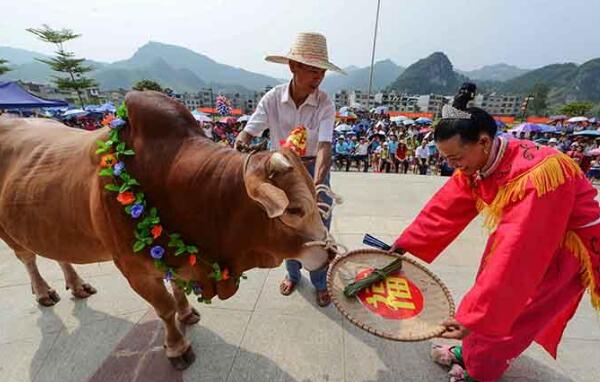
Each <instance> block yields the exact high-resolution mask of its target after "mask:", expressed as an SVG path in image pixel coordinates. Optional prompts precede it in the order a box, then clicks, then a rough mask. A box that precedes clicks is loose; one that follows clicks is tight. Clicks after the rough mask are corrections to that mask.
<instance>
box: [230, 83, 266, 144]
mask: <svg viewBox="0 0 600 382" xmlns="http://www.w3.org/2000/svg"><path fill="white" fill-rule="evenodd" d="M272 97H273V93H272V92H268V93H267V94H265V95H264V96H263V97H262V98H261V100H260V102H259V103H258V106H257V107H256V110H255V111H254V113H253V114H252V116H251V117H250V120H249V121H248V123H247V124H246V127H244V130H242V131H240V133H239V134H238V136H237V138H236V139H235V147H238V145H240V144H241V145H242V146H243V145H249V144H250V142H251V141H252V138H254V137H260V136H261V134H262V133H263V131H265V130H266V129H268V128H269V122H270V121H269V113H268V111H267V105H268V104H269V103H270V99H271V98H272Z"/></svg>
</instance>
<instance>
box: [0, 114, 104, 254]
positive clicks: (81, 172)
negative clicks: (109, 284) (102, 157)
mask: <svg viewBox="0 0 600 382" xmlns="http://www.w3.org/2000/svg"><path fill="white" fill-rule="evenodd" d="M106 134H107V131H106V129H102V130H98V131H94V132H88V131H84V130H78V129H74V128H69V127H67V126H65V125H63V124H60V123H58V122H56V121H51V120H46V119H36V118H29V119H21V118H17V119H9V118H1V117H0V238H2V239H3V240H4V241H5V242H7V243H8V244H9V245H11V247H13V248H14V247H15V246H17V247H21V248H23V249H25V250H29V251H31V252H33V253H37V254H40V255H42V256H44V257H48V258H52V259H56V260H60V261H67V262H72V263H92V262H98V261H106V260H111V256H110V254H108V253H103V252H104V250H103V246H102V244H101V243H100V241H99V239H98V236H97V235H96V232H95V231H96V229H97V228H98V227H97V225H98V224H100V222H98V221H96V222H95V221H94V217H93V216H94V214H93V212H94V211H98V208H99V207H100V206H99V203H101V199H100V195H99V191H98V190H99V187H98V175H97V172H98V159H97V156H96V155H95V154H94V152H95V149H96V146H95V142H96V140H98V139H100V138H101V137H102V136H106ZM90 254H93V255H90Z"/></svg>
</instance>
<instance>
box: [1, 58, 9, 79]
mask: <svg viewBox="0 0 600 382" xmlns="http://www.w3.org/2000/svg"><path fill="white" fill-rule="evenodd" d="M7 62H8V61H6V60H3V59H1V58H0V76H1V75H3V74H4V73H6V72H9V71H10V70H11V69H10V68H9V67H8V66H7V65H5V64H6V63H7Z"/></svg>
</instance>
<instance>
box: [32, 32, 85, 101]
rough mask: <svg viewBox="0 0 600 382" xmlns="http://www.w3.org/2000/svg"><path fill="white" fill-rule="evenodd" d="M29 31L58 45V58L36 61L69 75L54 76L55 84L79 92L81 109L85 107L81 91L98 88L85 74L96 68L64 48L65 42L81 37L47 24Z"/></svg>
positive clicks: (63, 88)
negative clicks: (85, 63)
mask: <svg viewBox="0 0 600 382" xmlns="http://www.w3.org/2000/svg"><path fill="white" fill-rule="evenodd" d="M27 31H28V32H31V33H33V34H34V35H36V36H37V37H38V38H39V39H40V40H42V41H44V42H49V43H52V44H55V45H56V47H57V51H56V52H55V53H56V57H54V58H51V59H42V58H36V60H38V61H40V62H43V63H45V64H48V65H50V67H51V68H52V70H54V71H56V72H59V73H65V74H67V76H66V77H62V76H54V78H53V82H54V83H55V84H56V86H57V87H58V88H59V89H62V90H74V91H75V92H77V97H78V98H79V102H80V103H81V107H83V106H84V105H83V98H82V97H81V91H82V90H83V89H87V88H91V87H94V86H97V84H96V81H94V80H93V79H91V78H87V77H86V76H85V73H88V72H91V71H92V70H94V68H93V67H91V66H89V65H83V61H85V58H75V54H74V53H73V52H67V51H65V49H64V47H63V43H64V42H66V41H69V40H73V39H75V38H77V37H79V36H81V35H79V34H75V33H73V31H71V30H70V29H61V30H55V29H52V28H50V27H49V26H48V25H45V24H44V25H42V28H39V29H35V28H28V29H27Z"/></svg>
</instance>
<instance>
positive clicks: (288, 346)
mask: <svg viewBox="0 0 600 382" xmlns="http://www.w3.org/2000/svg"><path fill="white" fill-rule="evenodd" d="M443 181H444V179H442V178H436V177H426V176H422V177H421V176H412V175H393V174H389V175H388V174H362V173H360V174H359V173H350V174H347V173H335V174H334V176H333V185H334V189H335V190H336V191H337V192H338V193H340V194H341V195H342V196H343V197H344V199H345V203H344V204H343V205H340V206H338V208H337V209H336V211H335V219H334V223H333V226H332V231H333V233H334V234H335V236H336V237H337V238H338V240H339V241H341V242H342V243H343V244H345V245H346V246H348V247H349V248H357V247H360V246H362V245H361V239H362V235H363V234H364V233H365V232H369V233H371V234H374V235H376V236H379V237H380V238H382V239H383V240H387V241H390V242H391V241H392V240H393V238H394V237H395V236H396V235H397V234H398V233H399V232H400V231H401V230H402V228H403V227H405V226H406V225H407V224H408V223H409V222H410V221H411V219H412V218H413V217H414V216H415V215H416V214H417V213H418V211H419V209H420V208H421V207H422V206H423V205H424V203H425V202H426V201H427V199H428V198H429V197H430V196H431V195H432V194H433V193H434V192H435V190H436V189H438V188H439V186H440V185H441V184H442V183H443ZM484 242H485V232H484V230H483V229H482V228H481V223H480V222H479V221H475V222H474V223H473V224H471V225H470V226H469V227H468V228H467V230H466V231H465V232H464V233H463V234H462V235H461V237H460V238H459V240H457V241H456V242H455V243H454V244H452V246H451V247H450V248H448V250H447V251H446V253H445V254H443V255H442V256H441V257H440V258H439V259H438V260H437V261H436V263H435V264H433V265H432V266H431V268H432V270H433V271H434V272H436V273H437V274H438V275H439V276H440V277H441V278H442V279H443V280H444V281H445V282H446V284H447V285H448V286H449V287H450V289H451V290H452V291H453V293H454V295H455V299H456V300H457V301H458V300H459V299H460V298H461V297H462V295H464V293H465V292H466V291H467V290H468V288H469V286H470V285H471V283H472V282H473V279H474V276H475V271H476V267H477V264H478V260H479V255H480V251H481V250H482V248H483V244H484ZM39 265H40V270H41V272H42V274H43V275H44V276H45V277H46V279H47V280H48V282H49V283H50V284H51V285H53V286H54V287H55V288H56V289H57V290H58V291H59V293H61V296H62V297H63V299H62V301H60V303H58V304H57V305H56V306H55V307H53V308H43V309H42V308H40V307H38V306H37V305H36V303H35V301H34V299H33V296H32V295H31V289H30V286H29V281H28V278H27V274H26V272H25V269H24V267H23V266H22V265H21V264H20V263H19V262H18V260H17V259H16V258H15V257H14V255H13V254H12V252H10V251H9V249H8V248H7V247H6V246H4V244H2V243H0V307H1V311H0V381H2V382H13V381H14V382H23V381H36V382H38V381H39V382H54V381H56V382H69V381H91V382H98V381H111V382H112V381H134V380H137V381H186V382H187V381H258V382H262V381H281V382H283V381H298V382H317V381H327V382H337V381H347V382H355V381H356V382H358V381H419V382H422V381H446V380H447V377H446V375H445V371H444V370H442V369H441V368H439V367H437V366H436V365H434V364H432V363H431V361H430V360H429V356H428V349H429V346H430V345H429V343H428V342H423V343H397V342H392V341H387V340H383V339H379V338H376V337H374V336H372V335H370V334H368V333H366V332H363V331H361V330H359V329H357V328H356V327H354V326H353V325H352V324H351V323H349V322H348V321H346V320H345V319H343V318H342V316H341V315H340V313H339V312H337V310H336V309H335V308H334V307H333V306H330V307H328V308H326V309H321V308H318V307H317V306H316V304H315V302H314V292H313V289H312V286H311V285H310V282H309V281H308V278H307V277H305V278H304V279H303V282H302V283H301V284H300V285H299V288H298V290H297V291H296V292H295V293H294V294H292V295H291V296H289V297H283V296H281V295H280V294H279V292H278V284H279V281H280V280H281V279H282V277H283V276H284V270H283V268H282V267H280V268H277V269H272V270H254V271H252V272H250V273H249V279H248V280H246V281H244V282H243V284H242V287H241V289H240V291H239V292H238V294H236V295H235V296H234V297H233V298H231V299H229V300H227V301H215V302H214V303H213V304H212V305H210V306H205V305H201V306H200V307H199V309H200V311H201V313H202V320H201V322H200V325H198V326H195V327H193V328H189V329H188V330H187V336H188V338H189V339H190V340H191V341H192V343H193V346H194V349H195V352H196V356H197V360H196V362H195V363H194V364H193V365H192V366H191V367H190V368H189V369H188V370H186V371H185V372H183V373H179V372H175V371H173V370H171V369H170V368H169V366H168V364H167V363H166V360H165V359H164V357H163V353H162V352H163V350H162V347H161V346H160V345H161V341H162V338H161V336H162V333H161V332H162V331H161V329H160V325H158V322H157V321H156V317H155V316H154V314H153V313H152V311H151V310H149V309H148V305H147V304H146V303H145V302H144V301H143V300H141V298H139V297H138V296H137V295H136V294H135V293H134V292H133V291H132V290H131V289H130V288H129V287H128V285H127V282H126V281H125V279H124V278H123V277H122V276H121V275H120V274H119V273H118V271H117V270H116V268H115V267H114V266H113V265H112V264H110V263H104V264H95V265H87V266H78V267H77V269H78V270H79V271H80V273H81V275H82V276H84V277H85V279H86V280H87V281H89V282H91V283H92V284H93V285H94V286H95V287H97V288H98V290H99V293H98V294H97V295H95V296H92V297H91V298H89V299H87V300H84V301H81V300H79V301H75V300H73V299H72V298H71V297H70V294H69V293H68V292H67V291H65V290H64V288H63V285H64V281H63V279H62V274H61V272H60V269H59V267H58V265H57V264H55V263H53V262H51V261H48V260H45V259H39ZM305 276H307V275H306V274H305ZM134 356H137V357H138V358H136V360H139V362H138V361H136V362H137V363H131V362H130V363H127V362H126V361H127V360H128V359H129V358H128V357H134ZM128 365H129V366H128ZM131 365H134V366H131ZM503 381H523V382H597V381H600V319H599V316H598V315H597V314H596V313H594V312H593V311H592V309H591V308H590V306H589V303H588V302H587V301H584V303H583V304H582V305H581V307H580V309H579V311H578V313H577V315H576V317H575V318H574V319H573V320H572V321H571V323H570V325H569V327H568V330H567V332H566V334H565V338H564V341H563V343H562V346H561V349H560V354H559V358H558V361H554V360H552V359H551V358H550V357H549V356H548V355H547V354H545V353H544V352H543V351H542V350H541V348H539V347H538V346H536V345H534V346H532V347H531V348H530V349H529V350H528V351H527V352H526V353H525V354H524V355H523V356H522V357H521V358H519V359H518V360H517V361H516V362H515V363H514V364H513V365H512V366H511V368H510V370H509V372H508V373H507V375H506V376H505V377H504V378H503Z"/></svg>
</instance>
